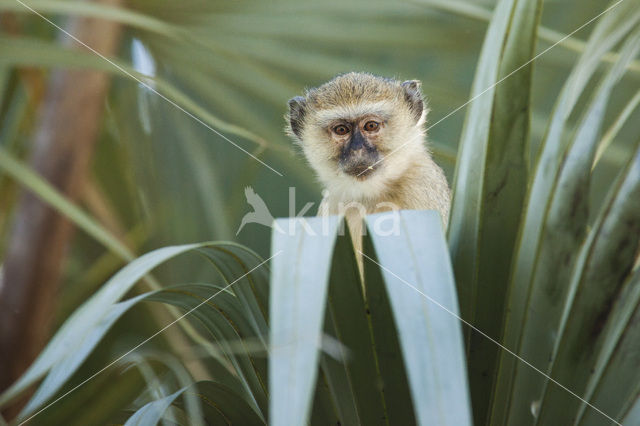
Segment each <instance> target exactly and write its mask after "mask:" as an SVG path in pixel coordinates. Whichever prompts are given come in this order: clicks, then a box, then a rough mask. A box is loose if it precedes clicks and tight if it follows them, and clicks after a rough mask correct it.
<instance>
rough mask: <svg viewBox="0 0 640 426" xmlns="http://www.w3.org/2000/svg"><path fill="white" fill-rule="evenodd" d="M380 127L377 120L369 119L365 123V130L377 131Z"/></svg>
mask: <svg viewBox="0 0 640 426" xmlns="http://www.w3.org/2000/svg"><path fill="white" fill-rule="evenodd" d="M379 127H380V123H378V122H377V121H367V122H366V123H365V125H364V130H366V131H367V132H375V131H376V130H378V128H379Z"/></svg>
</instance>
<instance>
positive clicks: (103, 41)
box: [0, 0, 120, 390]
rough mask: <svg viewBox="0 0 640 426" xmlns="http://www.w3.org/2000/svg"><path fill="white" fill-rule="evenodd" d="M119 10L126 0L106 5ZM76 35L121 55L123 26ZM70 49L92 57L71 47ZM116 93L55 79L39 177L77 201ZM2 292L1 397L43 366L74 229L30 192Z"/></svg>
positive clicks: (84, 22)
mask: <svg viewBox="0 0 640 426" xmlns="http://www.w3.org/2000/svg"><path fill="white" fill-rule="evenodd" d="M101 2H102V3H108V4H110V5H119V3H120V0H102V1H101ZM69 22H70V25H69V28H68V31H69V32H70V33H71V34H74V36H75V37H77V38H78V39H79V40H82V41H83V42H84V43H86V44H87V45H89V46H91V47H92V48H94V49H96V50H97V51H98V52H100V53H102V54H103V55H105V56H113V55H114V53H116V51H117V47H118V40H119V34H120V28H119V26H118V25H117V24H115V23H113V22H108V21H102V20H97V19H92V18H76V19H72V20H70V21H69ZM69 46H70V47H73V48H76V49H85V48H84V47H82V46H80V45H79V44H78V43H76V42H73V41H69ZM108 85H109V79H108V76H107V75H106V74H104V73H101V72H97V71H78V70H56V71H54V72H52V74H51V76H50V79H49V85H48V88H47V92H46V94H45V97H44V101H43V103H42V107H41V110H40V116H39V119H38V121H37V124H36V129H35V136H34V140H33V148H32V152H31V159H30V163H31V166H32V167H33V169H34V170H35V171H36V172H37V173H39V174H40V175H42V176H43V177H44V178H46V179H47V180H48V181H49V182H51V183H52V184H53V185H55V186H56V187H57V188H58V189H59V190H60V191H62V193H64V194H65V195H66V196H67V197H69V198H70V199H72V200H76V199H77V198H78V196H79V195H80V194H81V191H82V184H83V182H84V181H85V178H86V176H87V171H88V168H89V164H90V161H91V157H92V153H93V148H94V144H95V141H96V138H97V136H98V131H99V128H100V124H101V122H102V110H103V106H104V102H105V97H106V94H107V89H108ZM14 217H15V219H14V223H13V226H12V230H11V236H10V241H9V245H8V248H7V253H6V257H5V260H4V278H3V283H2V286H1V287H0V365H1V366H2V368H0V390H2V389H6V388H7V387H8V386H9V385H10V384H11V383H12V382H14V381H15V380H16V379H17V378H18V377H19V376H20V375H21V374H22V373H23V372H24V371H25V369H26V368H27V367H28V366H29V364H30V363H31V362H32V361H33V360H34V359H35V357H36V355H37V354H38V352H39V351H40V350H41V349H42V347H43V346H44V344H45V342H46V340H47V338H48V336H49V334H50V332H51V330H50V326H51V323H52V317H53V310H54V303H55V300H56V294H57V290H58V284H59V281H60V274H61V271H62V267H63V263H64V260H65V254H66V251H67V249H68V246H69V242H70V239H71V236H72V226H71V224H70V223H69V222H68V221H67V220H66V219H64V218H63V217H62V216H60V215H59V214H58V213H56V212H55V211H54V210H53V209H51V208H50V207H48V206H47V205H46V204H45V203H44V202H42V201H41V200H40V199H39V198H38V197H37V196H36V195H34V194H33V193H31V192H28V191H24V192H23V193H22V194H21V195H20V198H19V201H18V205H17V207H16V210H15V216H14Z"/></svg>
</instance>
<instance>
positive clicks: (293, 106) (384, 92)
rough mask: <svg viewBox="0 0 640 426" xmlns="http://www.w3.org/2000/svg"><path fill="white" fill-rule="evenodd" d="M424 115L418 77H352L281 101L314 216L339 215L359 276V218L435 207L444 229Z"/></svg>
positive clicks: (444, 208)
mask: <svg viewBox="0 0 640 426" xmlns="http://www.w3.org/2000/svg"><path fill="white" fill-rule="evenodd" d="M427 112H428V109H427V108H426V107H425V102H424V99H423V97H422V93H421V91H420V82H419V81H418V80H409V81H405V82H400V81H397V80H393V79H390V78H383V77H377V76H374V75H371V74H367V73H356V72H351V73H347V74H342V75H339V76H337V77H335V78H333V79H332V80H330V81H328V82H327V83H325V84H323V85H322V86H320V87H317V88H314V89H310V90H307V91H306V93H305V94H304V96H296V97H295V98H293V99H291V100H290V101H289V112H288V114H287V116H286V119H287V133H288V134H289V135H290V136H291V137H292V138H294V140H296V142H297V143H299V145H300V146H301V147H302V150H303V152H304V154H305V156H306V158H307V160H308V162H309V164H310V165H311V167H312V168H313V169H314V171H315V172H316V174H317V176H318V178H319V180H320V182H321V183H322V185H323V186H324V189H325V191H324V199H323V200H322V203H321V204H320V208H319V211H318V214H320V215H327V214H344V215H345V217H346V220H347V224H348V225H349V229H350V232H351V237H352V240H353V244H354V248H355V249H356V256H357V257H358V259H359V266H360V271H361V273H362V259H361V257H360V255H359V253H358V251H359V250H361V248H362V218H363V216H364V215H365V214H370V213H377V212H381V211H388V210H391V209H413V210H437V211H438V212H439V213H440V216H441V218H442V224H443V227H445V228H446V226H447V221H448V218H449V207H450V204H451V194H450V190H449V185H448V184H447V179H446V177H445V175H444V172H443V171H442V169H441V168H440V167H439V166H438V165H437V164H436V163H435V162H434V161H433V158H431V155H430V153H429V150H428V149H427V147H426V140H425V129H424V124H425V119H426V115H427ZM345 208H346V210H345Z"/></svg>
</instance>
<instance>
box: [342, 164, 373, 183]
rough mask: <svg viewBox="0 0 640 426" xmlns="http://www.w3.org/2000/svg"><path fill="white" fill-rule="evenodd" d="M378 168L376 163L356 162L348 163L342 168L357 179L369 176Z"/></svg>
mask: <svg viewBox="0 0 640 426" xmlns="http://www.w3.org/2000/svg"><path fill="white" fill-rule="evenodd" d="M377 169H378V167H377V165H376V163H360V162H359V163H356V164H349V165H347V166H346V167H344V168H343V171H344V172H345V173H346V174H348V175H350V176H353V177H355V178H356V179H358V180H364V179H367V178H368V177H369V176H371V175H372V174H373V173H374V172H375V171H376V170H377Z"/></svg>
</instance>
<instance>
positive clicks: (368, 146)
mask: <svg viewBox="0 0 640 426" xmlns="http://www.w3.org/2000/svg"><path fill="white" fill-rule="evenodd" d="M350 135H351V137H350V138H349V140H348V141H347V142H346V143H345V144H344V146H343V148H342V150H341V152H340V159H339V160H338V164H339V165H340V168H341V169H342V170H343V171H344V172H345V173H347V174H350V175H352V176H356V177H359V178H365V177H367V176H368V175H369V174H370V173H372V172H373V168H369V167H370V166H373V165H374V164H375V163H376V161H378V160H379V159H380V154H379V153H378V150H377V148H376V147H375V146H374V145H373V144H372V143H371V141H369V139H368V138H367V137H366V136H365V135H363V134H362V132H361V131H360V129H358V128H357V127H356V128H355V129H354V130H353V131H352V132H351V133H350Z"/></svg>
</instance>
